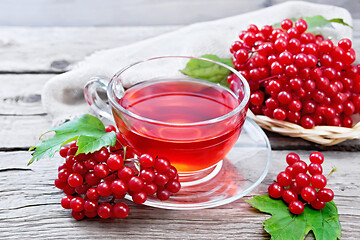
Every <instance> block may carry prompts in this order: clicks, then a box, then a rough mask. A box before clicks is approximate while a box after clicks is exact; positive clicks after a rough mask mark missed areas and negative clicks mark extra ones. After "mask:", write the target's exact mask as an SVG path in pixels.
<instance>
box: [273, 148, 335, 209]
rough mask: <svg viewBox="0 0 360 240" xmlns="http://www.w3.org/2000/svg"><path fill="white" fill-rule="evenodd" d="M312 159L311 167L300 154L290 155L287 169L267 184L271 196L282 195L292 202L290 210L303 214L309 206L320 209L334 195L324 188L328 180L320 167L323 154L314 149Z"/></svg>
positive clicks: (288, 201) (287, 160)
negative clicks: (274, 180)
mask: <svg viewBox="0 0 360 240" xmlns="http://www.w3.org/2000/svg"><path fill="white" fill-rule="evenodd" d="M309 158H310V164H309V166H308V165H307V164H306V162H304V161H302V160H301V159H300V156H299V155H298V154H296V153H294V152H291V153H289V154H287V156H286V162H287V164H288V165H287V166H286V168H285V171H282V172H280V173H279V174H278V175H277V178H276V182H274V183H272V184H271V185H270V186H269V187H268V193H269V195H270V197H272V198H276V199H279V198H281V199H282V200H283V201H284V202H285V203H287V204H289V205H288V206H289V210H290V212H291V213H293V214H296V215H298V214H301V213H302V212H303V211H304V208H305V206H306V205H308V206H311V207H312V208H313V209H316V210H321V209H323V208H324V207H325V206H326V203H327V202H329V201H332V200H333V198H334V192H333V191H332V190H331V189H329V188H325V186H326V184H327V179H326V177H325V176H324V175H322V171H323V169H322V166H321V163H323V162H324V156H323V155H322V153H320V152H312V153H311V154H310V157H309ZM333 171H334V170H333ZM333 171H332V172H333ZM332 172H331V173H332ZM331 173H330V174H331ZM330 174H329V175H330Z"/></svg>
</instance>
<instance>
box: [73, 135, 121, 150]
mask: <svg viewBox="0 0 360 240" xmlns="http://www.w3.org/2000/svg"><path fill="white" fill-rule="evenodd" d="M115 143H116V133H115V132H109V133H105V134H104V135H102V136H101V137H92V136H85V135H81V136H79V138H78V139H77V143H76V145H77V146H78V147H79V148H78V151H77V153H76V154H78V153H85V154H86V153H92V152H95V151H98V150H100V149H101V148H102V147H103V146H115Z"/></svg>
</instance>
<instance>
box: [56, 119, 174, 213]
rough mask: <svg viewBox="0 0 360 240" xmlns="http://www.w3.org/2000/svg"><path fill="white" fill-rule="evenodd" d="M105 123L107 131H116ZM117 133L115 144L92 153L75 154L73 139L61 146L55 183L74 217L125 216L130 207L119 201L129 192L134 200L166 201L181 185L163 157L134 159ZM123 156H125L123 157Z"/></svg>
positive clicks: (142, 201)
mask: <svg viewBox="0 0 360 240" xmlns="http://www.w3.org/2000/svg"><path fill="white" fill-rule="evenodd" d="M115 130H116V129H115V127H114V126H108V127H107V128H106V131H107V132H110V131H115ZM124 146H127V144H126V141H125V140H124V138H123V137H122V136H121V134H120V133H117V143H116V145H115V146H114V147H108V148H106V147H103V148H102V149H101V150H99V151H96V152H94V153H92V154H78V155H76V156H75V153H76V152H77V150H78V147H77V146H76V142H73V143H71V144H70V145H68V146H63V147H62V148H61V150H60V152H59V153H60V156H62V157H63V158H65V163H64V164H63V165H61V166H60V167H59V169H58V170H59V173H58V178H57V179H56V180H55V186H56V187H57V188H59V189H62V190H63V192H64V193H65V194H66V195H65V196H64V197H63V198H62V200H61V206H62V207H63V208H65V209H72V216H73V217H74V218H75V219H76V220H81V219H83V218H84V217H89V218H92V217H96V216H99V217H100V218H124V217H126V216H127V215H128V214H129V207H128V205H127V204H126V203H124V202H119V200H121V199H123V198H124V197H125V195H126V194H130V195H131V197H132V199H133V201H134V202H135V203H138V204H141V203H144V202H145V201H146V199H147V197H148V195H154V194H155V195H156V197H157V198H158V199H160V200H167V199H168V198H169V197H170V195H171V194H172V193H177V192H178V191H179V190H180V188H181V186H180V182H179V175H178V173H177V170H176V168H175V167H173V166H172V165H171V164H170V162H169V161H168V160H167V159H165V158H158V157H156V158H153V157H152V156H150V155H148V154H141V155H140V156H139V157H138V158H135V156H136V155H135V154H134V150H132V149H131V148H130V147H128V146H127V147H124ZM124 155H125V157H124Z"/></svg>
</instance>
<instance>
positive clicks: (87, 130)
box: [28, 114, 116, 165]
mask: <svg viewBox="0 0 360 240" xmlns="http://www.w3.org/2000/svg"><path fill="white" fill-rule="evenodd" d="M49 132H55V135H54V136H53V137H52V138H49V139H47V140H43V141H42V142H41V143H40V144H39V145H37V146H35V147H31V148H30V149H29V151H34V152H33V153H32V155H33V156H32V158H31V160H30V161H29V163H28V165H29V164H31V163H33V162H34V161H36V160H39V159H40V158H43V157H45V156H48V157H50V158H51V157H53V156H54V154H55V152H57V151H59V150H60V148H61V146H62V145H64V144H66V143H68V142H71V141H74V140H78V139H79V137H81V136H82V139H83V138H84V137H91V139H90V138H88V139H86V138H85V139H84V140H82V146H83V147H84V146H85V145H87V144H86V140H91V142H92V143H93V145H92V146H93V147H94V148H90V145H91V144H89V146H87V147H86V148H85V147H84V149H85V150H86V151H87V153H89V152H94V151H96V150H98V148H99V147H100V145H101V144H104V145H103V146H106V145H111V144H112V145H111V146H114V145H115V141H116V134H115V133H114V134H107V133H106V131H105V126H104V124H103V123H102V122H101V121H100V120H99V119H98V118H96V117H94V116H92V115H89V114H84V115H82V116H81V117H79V118H77V119H74V120H72V121H69V122H66V123H64V124H63V125H61V126H59V127H57V128H54V129H51V130H50V131H48V132H46V133H49ZM104 135H105V136H104ZM42 136H43V135H42ZM96 139H101V140H99V141H96ZM100 148H101V147H100ZM81 151H82V149H81V150H80V149H79V150H78V152H77V154H79V153H82V152H81Z"/></svg>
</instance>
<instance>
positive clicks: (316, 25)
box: [272, 15, 351, 33]
mask: <svg viewBox="0 0 360 240" xmlns="http://www.w3.org/2000/svg"><path fill="white" fill-rule="evenodd" d="M301 18H302V19H304V20H305V21H306V23H307V25H308V28H307V30H306V32H311V33H318V30H319V29H320V28H324V27H331V28H333V25H332V23H339V24H342V25H345V26H348V27H351V26H350V25H349V24H347V23H346V22H344V20H343V19H341V18H333V19H326V18H324V17H323V16H321V15H315V16H310V17H301ZM290 19H291V20H292V21H293V22H295V21H296V20H297V18H290ZM272 26H273V27H275V28H280V26H281V23H275V24H273V25H272Z"/></svg>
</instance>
